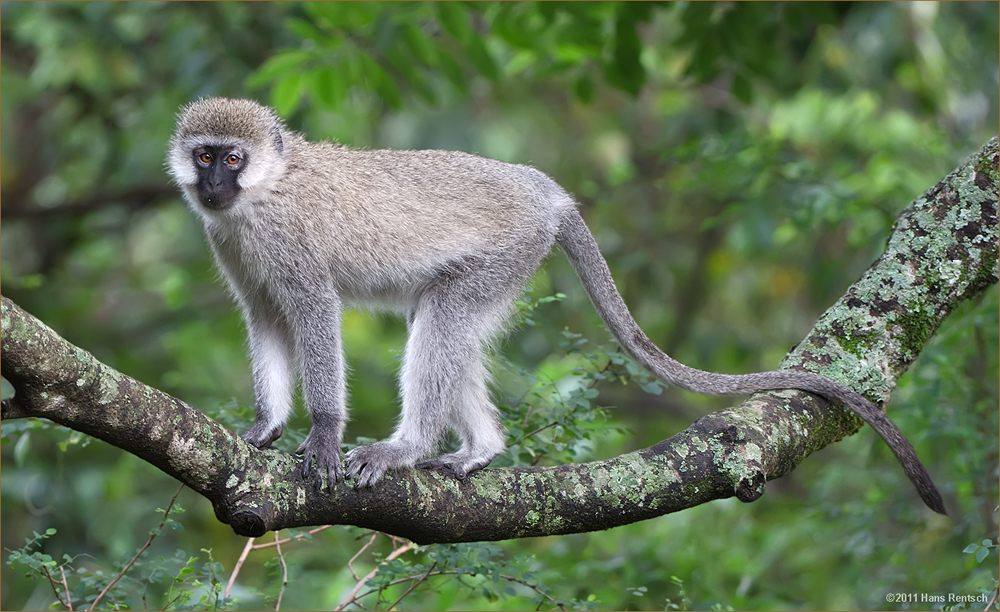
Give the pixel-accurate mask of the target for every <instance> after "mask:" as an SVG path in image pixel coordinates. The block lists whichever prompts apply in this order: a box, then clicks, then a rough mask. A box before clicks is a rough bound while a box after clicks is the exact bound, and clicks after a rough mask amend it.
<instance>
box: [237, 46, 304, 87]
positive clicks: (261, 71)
mask: <svg viewBox="0 0 1000 612" xmlns="http://www.w3.org/2000/svg"><path fill="white" fill-rule="evenodd" d="M312 58H313V54H312V53H311V52H309V51H303V50H301V49H294V50H292V51H283V52H281V53H279V54H278V55H275V56H274V57H272V58H271V59H269V60H267V61H266V62H264V64H263V65H261V67H260V68H258V69H257V70H255V71H254V72H253V73H252V74H251V75H250V76H248V77H247V80H246V85H247V87H250V88H257V87H262V86H264V85H267V84H268V83H270V82H271V81H273V80H275V79H277V78H280V77H283V76H287V75H288V72H289V71H290V70H297V69H298V67H299V66H301V65H302V64H304V63H305V62H308V61H309V60H311V59H312Z"/></svg>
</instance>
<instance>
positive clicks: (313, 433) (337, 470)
mask: <svg viewBox="0 0 1000 612" xmlns="http://www.w3.org/2000/svg"><path fill="white" fill-rule="evenodd" d="M295 453H296V454H298V455H302V478H303V479H306V478H308V477H309V469H310V468H311V467H312V464H313V461H315V462H316V480H317V484H319V485H321V486H322V484H323V473H324V472H326V476H327V481H326V483H327V486H328V487H332V486H333V485H334V484H336V483H340V482H343V480H344V466H343V463H342V462H341V460H340V439H339V436H337V435H336V434H335V433H333V432H330V431H325V430H322V429H319V428H317V427H316V426H313V428H312V429H311V430H310V431H309V435H308V436H306V439H305V442H303V443H302V446H300V447H299V449H298V450H297V451H295Z"/></svg>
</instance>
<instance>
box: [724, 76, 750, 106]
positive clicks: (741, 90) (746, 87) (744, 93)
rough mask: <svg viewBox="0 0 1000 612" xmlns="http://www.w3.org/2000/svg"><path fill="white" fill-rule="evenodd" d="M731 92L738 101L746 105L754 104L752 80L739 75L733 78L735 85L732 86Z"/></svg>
mask: <svg viewBox="0 0 1000 612" xmlns="http://www.w3.org/2000/svg"><path fill="white" fill-rule="evenodd" d="M729 91H730V92H732V94H733V96H734V97H735V98H736V99H737V100H739V101H740V102H742V103H744V104H751V103H752V102H753V85H751V84H750V79H748V78H746V77H745V76H743V75H742V74H737V75H736V76H734V77H733V84H732V85H731V86H730V88H729Z"/></svg>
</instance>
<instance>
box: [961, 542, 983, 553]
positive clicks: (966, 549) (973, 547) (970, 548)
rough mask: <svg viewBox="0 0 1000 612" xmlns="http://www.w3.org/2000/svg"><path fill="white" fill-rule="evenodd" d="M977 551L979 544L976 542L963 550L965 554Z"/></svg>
mask: <svg viewBox="0 0 1000 612" xmlns="http://www.w3.org/2000/svg"><path fill="white" fill-rule="evenodd" d="M977 550H979V544H976V543H975V542H973V543H972V544H969V545H968V546H966V547H965V548H964V549H962V552H964V553H974V552H976V551H977Z"/></svg>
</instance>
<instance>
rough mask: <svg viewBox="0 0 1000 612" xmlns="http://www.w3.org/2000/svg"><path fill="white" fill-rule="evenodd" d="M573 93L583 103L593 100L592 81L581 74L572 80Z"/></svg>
mask: <svg viewBox="0 0 1000 612" xmlns="http://www.w3.org/2000/svg"><path fill="white" fill-rule="evenodd" d="M573 95H575V96H576V99H577V100H579V101H580V102H583V103H584V104H590V103H591V102H593V101H594V82H593V81H591V80H590V78H589V77H586V76H581V77H579V78H578V79H576V80H575V81H573Z"/></svg>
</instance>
